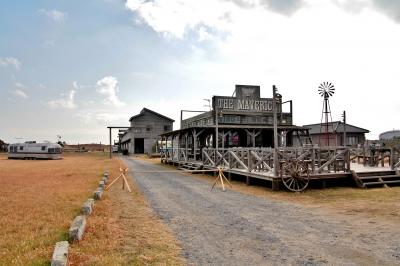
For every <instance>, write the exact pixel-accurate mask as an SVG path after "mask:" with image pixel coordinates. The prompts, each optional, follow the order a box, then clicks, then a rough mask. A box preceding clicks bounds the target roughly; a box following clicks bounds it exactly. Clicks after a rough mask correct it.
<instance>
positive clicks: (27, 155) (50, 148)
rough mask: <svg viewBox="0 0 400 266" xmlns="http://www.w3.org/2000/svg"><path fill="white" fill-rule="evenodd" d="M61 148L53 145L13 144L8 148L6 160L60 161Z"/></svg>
mask: <svg viewBox="0 0 400 266" xmlns="http://www.w3.org/2000/svg"><path fill="white" fill-rule="evenodd" d="M61 158H62V147H61V146H60V145H59V144H55V143H36V141H27V142H25V143H14V144H10V145H9V146H8V159H53V160H57V159H61Z"/></svg>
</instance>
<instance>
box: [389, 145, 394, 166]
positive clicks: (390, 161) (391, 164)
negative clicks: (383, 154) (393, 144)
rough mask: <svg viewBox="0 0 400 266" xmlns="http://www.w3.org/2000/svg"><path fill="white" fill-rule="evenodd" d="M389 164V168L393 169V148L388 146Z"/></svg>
mask: <svg viewBox="0 0 400 266" xmlns="http://www.w3.org/2000/svg"><path fill="white" fill-rule="evenodd" d="M389 164H390V170H394V149H393V148H390V159H389Z"/></svg>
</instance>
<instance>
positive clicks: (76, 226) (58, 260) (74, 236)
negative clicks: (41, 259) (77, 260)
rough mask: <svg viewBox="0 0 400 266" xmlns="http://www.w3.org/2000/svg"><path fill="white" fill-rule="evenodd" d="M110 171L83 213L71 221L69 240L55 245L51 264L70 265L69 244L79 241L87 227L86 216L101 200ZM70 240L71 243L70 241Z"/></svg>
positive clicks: (86, 202)
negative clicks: (97, 201)
mask: <svg viewBox="0 0 400 266" xmlns="http://www.w3.org/2000/svg"><path fill="white" fill-rule="evenodd" d="M108 176H109V173H108V171H107V170H106V171H105V172H104V174H103V177H102V179H101V181H100V182H99V186H98V187H97V189H96V190H95V191H94V193H93V198H89V199H88V200H87V201H85V203H83V205H82V208H81V213H82V214H81V215H78V216H76V217H75V219H74V220H73V221H72V223H71V227H70V228H69V231H68V241H60V242H57V243H56V245H55V247H54V252H53V256H52V259H51V266H66V265H68V248H69V245H70V244H72V243H74V242H79V241H80V240H81V239H82V237H83V234H84V233H85V228H86V218H87V217H88V216H89V215H90V214H91V213H92V212H93V208H94V203H95V200H100V199H101V197H102V195H103V192H104V189H105V186H106V184H107V182H108ZM68 242H69V243H68Z"/></svg>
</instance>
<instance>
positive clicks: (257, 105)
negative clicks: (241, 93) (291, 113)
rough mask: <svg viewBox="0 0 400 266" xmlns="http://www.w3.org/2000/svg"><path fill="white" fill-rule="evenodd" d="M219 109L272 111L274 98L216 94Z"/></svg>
mask: <svg viewBox="0 0 400 266" xmlns="http://www.w3.org/2000/svg"><path fill="white" fill-rule="evenodd" d="M214 100H216V104H217V109H219V110H222V109H224V110H232V111H256V112H265V111H269V112H272V110H273V101H272V99H262V98H261V99H237V98H233V97H219V96H215V99H214Z"/></svg>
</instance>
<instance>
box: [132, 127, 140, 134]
mask: <svg viewBox="0 0 400 266" xmlns="http://www.w3.org/2000/svg"><path fill="white" fill-rule="evenodd" d="M133 133H142V129H141V128H135V129H133Z"/></svg>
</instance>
